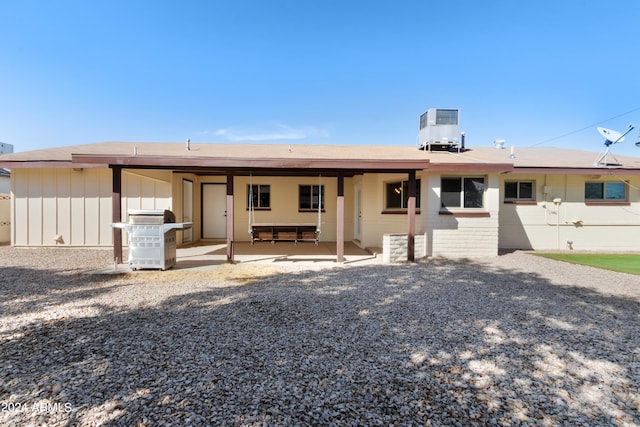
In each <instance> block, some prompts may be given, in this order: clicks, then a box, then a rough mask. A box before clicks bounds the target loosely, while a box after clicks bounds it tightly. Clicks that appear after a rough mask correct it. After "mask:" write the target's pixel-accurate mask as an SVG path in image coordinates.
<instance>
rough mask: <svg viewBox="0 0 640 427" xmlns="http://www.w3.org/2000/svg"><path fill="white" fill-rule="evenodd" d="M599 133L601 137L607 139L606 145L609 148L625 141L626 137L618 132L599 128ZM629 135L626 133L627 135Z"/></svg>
mask: <svg viewBox="0 0 640 427" xmlns="http://www.w3.org/2000/svg"><path fill="white" fill-rule="evenodd" d="M598 132H600V135H602V136H604V138H605V139H606V142H605V143H604V145H606V146H607V147H608V146H610V145H611V144H615V143H617V142H622V141H624V135H623V134H621V133H620V132H618V131H615V130H611V129H607V128H601V127H599V128H598ZM627 133H628V132H627ZM627 133H625V135H626V134H627Z"/></svg>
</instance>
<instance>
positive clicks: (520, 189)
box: [504, 181, 535, 200]
mask: <svg viewBox="0 0 640 427" xmlns="http://www.w3.org/2000/svg"><path fill="white" fill-rule="evenodd" d="M534 188H535V185H534V183H533V181H507V182H505V183H504V199H505V200H535V198H534V194H533V189H534Z"/></svg>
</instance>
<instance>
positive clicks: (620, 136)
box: [593, 124, 638, 167]
mask: <svg viewBox="0 0 640 427" xmlns="http://www.w3.org/2000/svg"><path fill="white" fill-rule="evenodd" d="M634 127H635V126H633V125H632V124H630V125H629V127H628V128H627V131H626V132H625V133H620V132H617V131H615V130H611V129H607V128H602V127H599V128H597V129H598V133H600V135H602V136H603V137H604V138H605V142H604V146H605V150H604V153H603V154H602V155H601V156H600V157H598V160H596V161H595V163H594V164H593V165H594V166H596V167H597V166H608V165H609V163H607V156H609V155H610V154H611V151H610V150H611V148H610V147H611V145H613V144H616V143H618V142H622V141H624V136H625V135H626V134H628V133H629V132H631V131H632V130H633V129H634ZM636 145H638V144H637V143H636ZM614 159H615V160H616V163H615V164H614V165H616V166H620V164H619V163H617V161H618V160H617V159H616V158H615V157H614Z"/></svg>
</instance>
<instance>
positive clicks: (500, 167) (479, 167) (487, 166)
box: [429, 163, 513, 173]
mask: <svg viewBox="0 0 640 427" xmlns="http://www.w3.org/2000/svg"><path fill="white" fill-rule="evenodd" d="M429 171H434V172H502V173H509V172H512V171H513V164H511V163H431V164H430V165H429Z"/></svg>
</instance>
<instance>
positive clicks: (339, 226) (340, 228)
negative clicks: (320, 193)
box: [336, 172, 344, 262]
mask: <svg viewBox="0 0 640 427" xmlns="http://www.w3.org/2000/svg"><path fill="white" fill-rule="evenodd" d="M337 205H338V208H337V209H338V211H337V215H336V255H337V261H338V262H344V174H343V173H342V172H339V173H338V203H337Z"/></svg>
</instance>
